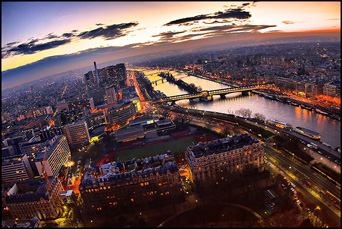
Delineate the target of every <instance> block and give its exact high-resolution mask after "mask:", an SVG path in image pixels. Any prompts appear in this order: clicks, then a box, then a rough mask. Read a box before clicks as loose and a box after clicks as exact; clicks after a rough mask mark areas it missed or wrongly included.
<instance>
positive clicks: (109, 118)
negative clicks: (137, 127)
mask: <svg viewBox="0 0 342 229" xmlns="http://www.w3.org/2000/svg"><path fill="white" fill-rule="evenodd" d="M135 113H136V110H135V106H134V104H133V103H132V102H125V103H122V104H118V105H116V106H115V107H110V108H108V110H107V114H106V115H105V119H106V123H107V124H117V123H125V122H126V121H127V120H128V119H131V118H132V117H133V116H134V115H135Z"/></svg>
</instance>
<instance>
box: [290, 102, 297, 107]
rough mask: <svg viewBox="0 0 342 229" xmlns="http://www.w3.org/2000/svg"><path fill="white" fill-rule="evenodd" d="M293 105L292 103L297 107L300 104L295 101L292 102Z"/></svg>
mask: <svg viewBox="0 0 342 229" xmlns="http://www.w3.org/2000/svg"><path fill="white" fill-rule="evenodd" d="M291 105H292V106H296V107H298V106H299V104H298V103H295V102H291Z"/></svg>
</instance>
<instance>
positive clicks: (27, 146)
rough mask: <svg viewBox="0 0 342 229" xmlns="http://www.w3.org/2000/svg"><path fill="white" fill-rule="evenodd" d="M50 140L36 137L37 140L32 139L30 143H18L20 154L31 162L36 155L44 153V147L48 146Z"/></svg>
mask: <svg viewBox="0 0 342 229" xmlns="http://www.w3.org/2000/svg"><path fill="white" fill-rule="evenodd" d="M52 138H53V137H50V138H45V139H41V138H40V136H39V135H38V137H37V138H32V140H30V141H27V142H21V143H19V147H20V151H21V153H22V154H26V155H27V157H28V159H29V160H30V161H31V160H32V161H33V160H34V158H36V156H37V155H38V154H40V153H41V152H42V151H44V149H45V146H48V145H50V141H51V140H52Z"/></svg>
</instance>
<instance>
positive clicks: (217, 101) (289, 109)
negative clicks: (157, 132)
mask: <svg viewBox="0 0 342 229" xmlns="http://www.w3.org/2000/svg"><path fill="white" fill-rule="evenodd" d="M171 73H172V74H173V75H174V76H175V78H177V79H178V78H180V77H182V80H183V81H184V82H186V83H194V84H195V85H196V86H200V87H202V89H203V90H214V89H222V88H227V87H228V86H227V85H223V84H219V83H216V82H212V81H209V80H205V79H201V78H198V77H194V76H186V75H185V74H175V72H171ZM145 74H146V75H147V73H146V72H145ZM154 90H160V91H161V92H163V93H165V95H167V96H173V95H181V94H188V92H187V91H185V90H182V89H180V88H179V87H178V86H176V85H174V84H171V83H168V82H166V81H164V83H162V82H161V81H159V82H158V83H157V85H154ZM176 104H177V105H179V106H182V107H188V108H193V109H199V110H206V111H216V112H221V113H229V114H236V111H237V110H239V109H241V108H247V109H250V110H251V111H252V112H253V113H252V116H253V114H255V113H261V114H263V115H264V116H265V117H266V118H267V119H276V120H278V121H282V122H286V123H289V124H291V125H292V126H293V127H297V126H300V127H304V128H307V129H310V130H313V131H316V132H318V133H320V134H321V141H322V142H326V143H328V144H330V145H331V146H333V147H341V122H340V121H338V120H335V119H332V118H330V117H327V116H324V115H321V114H318V113H316V112H315V111H309V110H306V109H303V108H301V107H296V106H292V105H290V104H286V103H281V102H278V101H275V100H269V99H266V98H264V97H261V96H259V95H256V94H250V95H248V96H247V95H246V96H242V95H241V93H232V94H229V95H226V98H225V99H221V98H220V96H214V97H213V101H212V102H200V101H198V100H194V101H192V102H190V101H189V100H181V101H178V102H176Z"/></svg>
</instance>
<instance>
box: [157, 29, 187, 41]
mask: <svg viewBox="0 0 342 229" xmlns="http://www.w3.org/2000/svg"><path fill="white" fill-rule="evenodd" d="M184 32H186V30H183V31H178V32H171V31H169V32H164V33H160V34H158V35H153V36H152V37H160V39H161V40H170V39H171V38H174V35H177V34H182V33H184Z"/></svg>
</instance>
